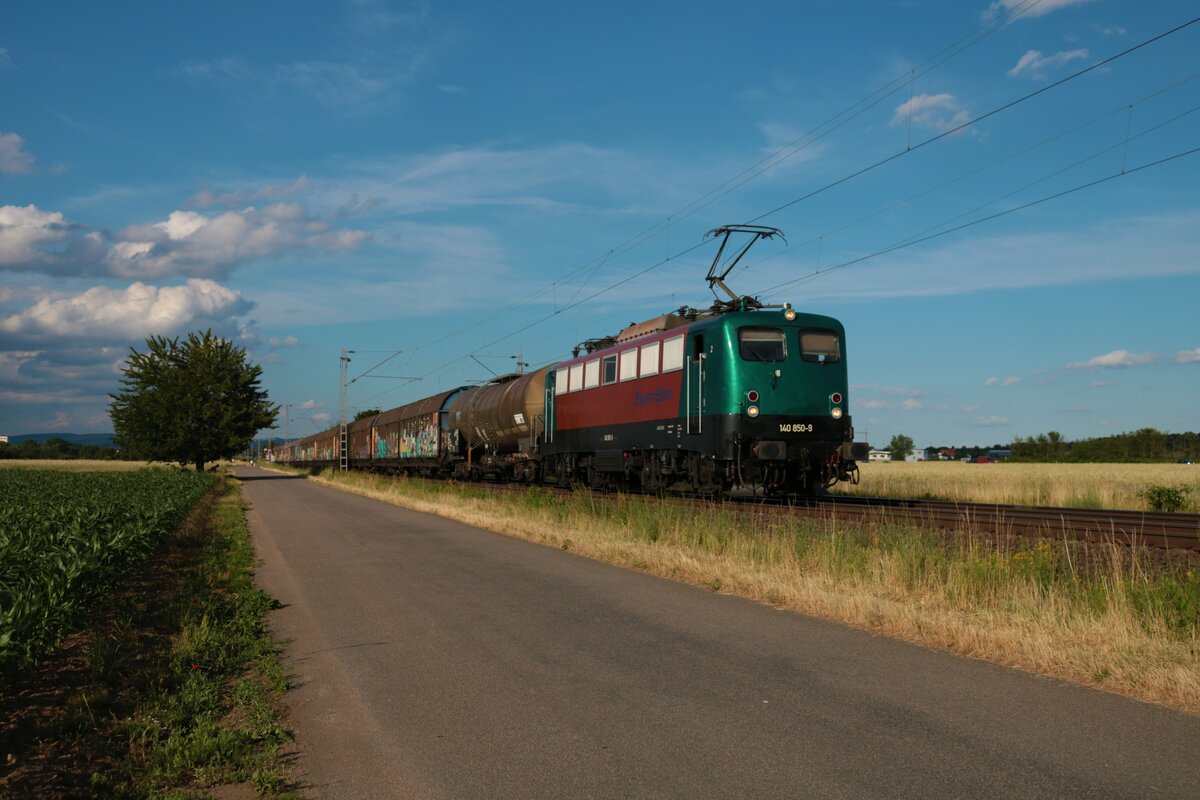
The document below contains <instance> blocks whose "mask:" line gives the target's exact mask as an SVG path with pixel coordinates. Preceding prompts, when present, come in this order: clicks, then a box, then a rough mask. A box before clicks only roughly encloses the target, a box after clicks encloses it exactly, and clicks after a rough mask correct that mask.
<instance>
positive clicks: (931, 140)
mask: <svg viewBox="0 0 1200 800" xmlns="http://www.w3.org/2000/svg"><path fill="white" fill-rule="evenodd" d="M1197 22H1200V17H1194V18H1193V19H1190V20H1188V21H1187V22H1184V23H1182V24H1180V25H1177V26H1175V27H1174V28H1171V29H1170V30H1168V31H1164V32H1163V33H1160V34H1158V35H1157V36H1152V37H1150V38H1149V39H1146V40H1144V41H1142V42H1139V43H1138V44H1135V45H1134V46H1133V47H1130V48H1128V49H1125V50H1122V51H1121V52H1119V53H1116V54H1114V55H1111V56H1109V57H1108V58H1105V59H1103V60H1101V61H1097V62H1096V63H1094V64H1092V65H1091V66H1087V67H1084V68H1083V69H1081V70H1078V71H1076V72H1073V73H1071V74H1070V75H1067V76H1066V77H1065V78H1060V79H1058V80H1056V81H1054V82H1053V83H1050V84H1047V85H1046V86H1043V87H1042V88H1040V89H1035V90H1033V91H1032V92H1030V93H1029V94H1026V95H1023V96H1021V97H1018V98H1017V99H1015V100H1010V101H1009V102H1007V103H1005V104H1003V105H1001V106H997V107H996V108H993V109H992V110H991V111H988V112H986V113H983V114H980V115H979V116H978V117H974V118H972V119H969V120H967V121H966V122H963V123H960V124H958V125H955V126H954V127H953V128H949V129H948V130H945V131H942V132H941V133H939V134H936V135H934V136H930V137H929V138H928V139H925V140H924V141H921V142H918V143H917V144H915V145H912V146H910V147H906V148H905V149H903V150H900V151H897V152H895V153H893V154H892V155H890V156H886V157H884V158H881V159H879V160H878V161H876V162H874V163H872V164H868V165H867V166H865V167H863V168H862V169H860V170H857V171H856V172H852V173H850V174H849V175H846V176H844V177H841V178H838V179H837V180H836V181H833V182H831V183H827V184H825V185H824V186H822V187H820V188H818V189H814V190H812V191H811V192H808V193H806V194H803V195H800V196H799V197H797V198H795V199H793V200H789V201H788V202H786V203H784V204H783V205H780V206H776V207H775V208H773V209H771V210H770V211H765V212H763V213H762V214H759V215H758V216H757V217H754V218H753V219H751V220H749V221H748V222H749V223H755V222H758V221H760V220H763V219H765V218H767V217H769V216H771V215H772V214H778V213H779V212H780V211H783V210H784V209H785V208H791V207H792V206H794V205H796V204H797V203H801V202H803V201H805V200H809V199H811V198H813V197H816V196H817V195H819V194H822V193H823V192H827V191H829V190H830V189H832V188H834V187H836V186H840V185H842V184H843V183H846V182H847V181H851V180H853V179H855V178H857V177H860V176H862V175H865V174H867V173H868V172H871V171H873V170H875V169H878V168H879V167H882V166H883V165H884V164H888V163H890V162H892V161H895V160H896V159H898V158H903V157H904V156H906V155H908V154H909V153H915V152H916V151H917V150H920V149H921V148H923V147H925V146H927V145H930V144H933V143H934V142H938V141H941V140H942V139H945V138H946V137H948V136H953V135H954V134H956V133H960V132H962V131H964V130H966V129H967V128H969V127H971V126H973V125H978V124H979V123H980V122H983V121H984V120H985V119H990V118H991V117H994V116H996V115H997V114H1000V113H1003V112H1005V111H1007V110H1008V109H1010V108H1013V107H1014V106H1018V105H1020V104H1021V103H1024V102H1026V101H1028V100H1032V99H1033V98H1035V97H1038V96H1039V95H1042V94H1045V93H1046V92H1049V91H1051V90H1052V89H1057V88H1058V87H1059V86H1062V85H1063V84H1065V83H1069V82H1071V81H1073V80H1075V79H1076V78H1078V77H1081V76H1083V75H1086V74H1088V73H1089V72H1092V71H1094V70H1097V69H1099V68H1100V67H1103V66H1106V65H1108V64H1111V63H1112V62H1114V61H1116V60H1117V59H1119V58H1124V57H1125V56H1127V55H1129V54H1131V53H1134V52H1137V51H1138V50H1141V49H1142V48H1143V47H1147V46H1149V45H1151V44H1154V43H1155V42H1157V41H1159V40H1161V39H1165V38H1166V37H1168V36H1170V35H1172V34H1175V33H1178V32H1179V31H1181V30H1183V29H1185V28H1187V27H1189V26H1191V25H1195V24H1196V23H1197Z"/></svg>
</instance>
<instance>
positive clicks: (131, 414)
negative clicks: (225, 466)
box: [109, 330, 279, 471]
mask: <svg viewBox="0 0 1200 800" xmlns="http://www.w3.org/2000/svg"><path fill="white" fill-rule="evenodd" d="M124 372H125V377H124V378H122V379H121V384H122V389H121V391H120V392H119V393H118V394H115V395H111V397H112V399H113V400H112V403H111V404H110V405H109V416H110V417H111V418H112V422H113V430H114V431H115V432H116V436H115V437H114V438H115V441H116V443H117V445H118V446H119V447H121V448H122V449H123V450H125V451H126V452H128V453H129V454H130V455H134V456H138V457H141V458H147V459H152V460H156V461H178V462H179V463H180V464H185V465H186V464H194V465H195V466H196V470H197V471H203V470H204V464H205V462H207V461H212V460H215V459H218V458H227V457H229V456H233V455H236V454H237V453H239V452H240V451H242V450H244V449H245V448H246V446H247V445H248V444H249V443H250V440H251V439H252V438H253V437H254V434H255V433H257V432H258V431H259V430H261V429H263V428H269V427H271V426H272V425H274V424H275V419H276V417H277V416H278V414H279V406H277V405H272V404H271V403H270V402H269V401H268V399H267V393H266V391H264V390H263V389H262V386H261V383H260V379H261V377H262V367H260V366H259V365H257V364H251V363H249V362H248V361H247V360H246V350H245V348H242V347H237V346H235V345H234V344H233V342H232V341H230V340H228V339H223V338H221V337H219V336H214V335H213V332H212V331H211V330H209V331H205V332H204V333H202V334H199V333H190V334H188V337H187V339H186V340H184V341H182V342H180V340H179V339H178V337H177V338H174V339H169V338H167V337H164V336H152V337H150V338H149V339H147V340H146V352H144V353H140V352H138V351H137V350H136V349H134V348H130V355H129V358H128V361H127V363H126V366H125V368H124Z"/></svg>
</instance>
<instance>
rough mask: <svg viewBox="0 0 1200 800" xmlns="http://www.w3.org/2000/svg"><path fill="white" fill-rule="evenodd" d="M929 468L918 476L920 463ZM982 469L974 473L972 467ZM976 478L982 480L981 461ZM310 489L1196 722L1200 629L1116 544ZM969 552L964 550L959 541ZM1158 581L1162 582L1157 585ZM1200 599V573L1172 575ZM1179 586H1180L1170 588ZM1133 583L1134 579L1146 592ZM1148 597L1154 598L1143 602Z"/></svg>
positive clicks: (372, 488) (607, 505) (364, 484)
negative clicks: (1186, 714) (1165, 602)
mask: <svg viewBox="0 0 1200 800" xmlns="http://www.w3.org/2000/svg"><path fill="white" fill-rule="evenodd" d="M918 466H921V465H918ZM971 466H974V465H971ZM978 468H979V469H987V467H986V466H983V465H980V466H979V467H978ZM314 480H316V481H317V482H320V483H323V484H327V485H334V486H338V487H339V488H343V489H347V490H349V491H353V492H356V493H359V494H363V495H366V496H369V497H374V498H377V499H381V500H385V501H387V502H390V503H394V504H396V505H400V506H404V507H407V508H412V509H416V510H419V511H426V512H430V513H434V514H439V515H441V516H445V517H449V518H452V519H457V520H460V521H462V522H465V523H467V524H470V525H474V526H477V527H481V528H485V529H488V530H493V531H496V532H499V533H503V534H507V535H510V536H515V537H519V538H523V539H528V540H531V541H534V542H539V543H541V544H545V545H548V546H552V547H558V548H562V549H565V550H570V551H572V552H575V553H578V554H580V555H583V556H587V557H589V558H595V559H598V560H602V561H606V562H609V563H613V564H619V565H623V566H628V567H632V568H635V569H639V570H643V571H646V572H649V573H653V574H655V575H660V576H663V577H668V578H672V579H675V580H681V581H685V582H687V583H691V584H695V585H700V586H706V587H709V588H711V589H714V590H717V591H721V592H730V593H734V594H738V595H741V596H744V597H749V598H752V599H756V600H759V601H762V602H765V603H770V604H772V605H775V606H778V607H781V608H787V609H790V610H794V611H799V612H802V613H806V614H812V615H816V616H820V617H824V618H827V619H831V620H836V621H839V622H843V623H846V624H849V625H853V626H855V627H859V628H864V629H868V630H872V631H876V632H879V633H883V634H887V635H890V636H895V637H898V638H902V639H906V640H908V641H912V642H916V643H919V644H924V645H929V646H934V647H938V648H943V649H946V650H950V651H953V652H957V653H961V654H963V655H967V656H972V657H976V658H980V659H985V660H988V661H993V662H996V663H1000V664H1006V665H1009V666H1013V667H1017V668H1020V669H1025V670H1029V671H1032V672H1037V673H1040V674H1045V675H1052V676H1057V677H1060V678H1065V679H1067V680H1071V681H1075V682H1078V683H1082V684H1087V685H1091V686H1097V687H1099V688H1103V689H1106V690H1109V691H1113V692H1117V693H1121V694H1125V695H1129V696H1132V697H1137V698H1140V699H1143V700H1147V701H1150V702H1154V703H1160V704H1163V705H1167V706H1172V707H1175V708H1179V709H1184V710H1187V711H1190V712H1193V713H1200V640H1198V638H1197V631H1196V628H1195V623H1194V621H1192V622H1191V623H1189V622H1188V621H1187V615H1188V613H1190V612H1187V611H1185V612H1184V617H1185V619H1184V621H1183V624H1182V625H1181V624H1180V620H1179V619H1178V618H1177V617H1173V616H1172V614H1171V612H1170V609H1169V608H1168V609H1157V607H1156V606H1155V605H1154V603H1155V602H1157V601H1147V600H1146V596H1152V597H1157V596H1158V595H1154V594H1153V590H1154V589H1155V587H1154V586H1152V585H1151V584H1152V583H1153V582H1154V581H1161V579H1162V575H1161V570H1158V569H1147V567H1148V566H1149V565H1147V564H1146V563H1138V562H1136V561H1131V560H1130V558H1129V554H1128V551H1127V550H1125V549H1123V548H1121V547H1120V546H1118V545H1112V546H1107V547H1106V546H1095V545H1089V546H1087V547H1086V548H1084V547H1080V546H1071V547H1070V548H1062V547H1058V546H1057V545H1056V546H1053V547H1052V546H1051V545H1049V544H1046V543H1040V544H1037V545H1034V546H1030V545H1028V544H1025V545H1021V544H1020V543H1010V544H1007V545H1004V546H1001V547H999V548H998V547H997V546H996V545H995V543H993V542H990V541H987V540H985V539H984V538H982V537H967V538H965V539H962V540H951V541H950V542H947V540H945V539H943V538H942V537H941V536H939V535H937V534H933V533H930V532H926V531H922V530H920V529H917V528H912V527H900V526H884V525H874V526H866V527H858V528H855V527H847V526H844V525H840V524H826V523H820V522H815V521H806V520H803V519H800V518H787V519H780V518H772V519H773V521H772V522H766V521H764V520H759V521H757V522H756V521H754V520H748V519H747V518H746V516H745V512H744V511H741V510H737V509H732V508H721V507H712V508H709V509H707V510H706V511H703V512H701V513H699V514H698V513H697V512H696V510H695V508H693V507H691V506H684V505H681V504H672V503H660V502H655V501H653V500H649V499H642V498H625V499H619V500H617V501H616V502H609V501H608V500H600V499H598V498H595V497H592V496H590V495H589V494H587V493H581V494H577V495H575V496H572V497H569V498H567V499H562V498H559V497H554V496H551V495H549V494H548V493H546V492H544V491H540V490H531V492H530V493H529V494H527V495H524V496H520V495H518V496H514V497H494V496H489V495H484V494H481V493H479V492H477V491H475V490H472V489H470V488H469V487H453V486H446V485H444V484H436V483H435V484H431V483H426V482H422V481H408V480H396V479H390V478H381V477H376V476H370V475H363V474H355V473H349V474H345V475H343V474H339V473H331V474H329V475H327V476H324V477H317V478H315V479H314ZM955 542H960V543H955ZM1152 573H1158V574H1153V575H1152ZM1178 578H1179V580H1180V581H1183V582H1184V583H1183V584H1178V581H1177V584H1178V585H1182V586H1184V591H1185V592H1192V593H1195V594H1196V595H1198V596H1200V579H1197V578H1196V576H1195V574H1194V573H1188V574H1187V575H1186V576H1184V575H1182V574H1180V575H1179V576H1178ZM1172 580H1174V579H1172ZM1139 581H1140V583H1139ZM1147 591H1150V592H1151V594H1150V595H1146V592H1147Z"/></svg>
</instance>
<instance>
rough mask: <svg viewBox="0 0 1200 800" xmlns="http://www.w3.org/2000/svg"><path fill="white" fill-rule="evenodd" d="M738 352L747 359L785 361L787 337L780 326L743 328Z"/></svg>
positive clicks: (740, 333) (739, 338) (740, 331)
mask: <svg viewBox="0 0 1200 800" xmlns="http://www.w3.org/2000/svg"><path fill="white" fill-rule="evenodd" d="M738 352H739V353H740V354H741V356H742V358H743V359H745V360H746V361H784V360H786V359H787V339H786V338H785V337H784V334H783V331H782V330H780V329H779V328H741V329H739V330H738Z"/></svg>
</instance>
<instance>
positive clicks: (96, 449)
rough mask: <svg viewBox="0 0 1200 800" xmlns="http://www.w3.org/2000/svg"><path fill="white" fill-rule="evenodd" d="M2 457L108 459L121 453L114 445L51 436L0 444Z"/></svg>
mask: <svg viewBox="0 0 1200 800" xmlns="http://www.w3.org/2000/svg"><path fill="white" fill-rule="evenodd" d="M4 458H37V459H47V460H63V459H79V458H86V459H96V460H100V461H108V460H111V459H119V458H121V453H120V452H119V451H117V449H116V448H114V447H105V446H104V445H99V444H80V443H78V442H71V441H67V440H66V439H59V438H57V437H53V438H50V439H47V440H46V441H44V442H37V441H34V440H33V439H26V440H25V441H22V442H17V443H15V444H12V443H3V444H0V459H4Z"/></svg>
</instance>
